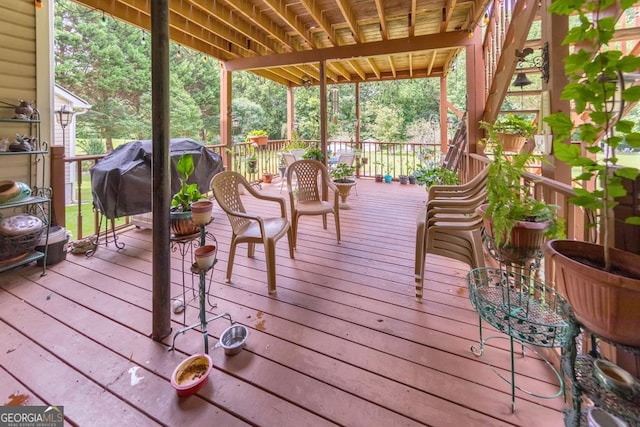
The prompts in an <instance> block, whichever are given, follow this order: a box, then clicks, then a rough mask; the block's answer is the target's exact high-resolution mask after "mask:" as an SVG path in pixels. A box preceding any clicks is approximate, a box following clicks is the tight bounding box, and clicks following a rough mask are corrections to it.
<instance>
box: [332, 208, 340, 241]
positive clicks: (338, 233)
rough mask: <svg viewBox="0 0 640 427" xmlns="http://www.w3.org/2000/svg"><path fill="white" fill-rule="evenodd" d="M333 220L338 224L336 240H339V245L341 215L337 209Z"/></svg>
mask: <svg viewBox="0 0 640 427" xmlns="http://www.w3.org/2000/svg"><path fill="white" fill-rule="evenodd" d="M333 219H334V222H335V223H336V238H337V239H338V243H340V215H339V214H338V210H337V209H335V210H334V212H333Z"/></svg>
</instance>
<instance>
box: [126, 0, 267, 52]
mask: <svg viewBox="0 0 640 427" xmlns="http://www.w3.org/2000/svg"><path fill="white" fill-rule="evenodd" d="M137 1H138V2H139V3H145V1H144V0H137ZM169 18H170V22H171V23H172V24H173V25H176V26H179V27H181V28H182V29H184V30H185V31H189V32H192V31H190V28H191V27H194V29H196V30H197V31H198V32H200V34H202V35H203V36H204V35H205V34H206V33H211V34H214V35H216V36H218V37H220V38H221V39H223V40H226V41H228V42H230V43H233V44H234V45H235V46H237V47H238V48H239V49H241V50H244V51H250V52H254V53H257V54H260V53H262V52H261V51H259V50H256V49H248V48H247V39H246V38H245V37H244V36H242V37H240V36H239V35H238V34H237V33H233V32H231V31H230V30H229V29H228V28H225V27H223V26H218V25H216V23H217V22H219V21H218V20H216V19H215V18H213V22H211V21H212V18H211V16H210V15H204V14H202V12H201V11H200V10H199V9H194V8H189V10H188V11H186V10H183V9H182V8H171V9H170V12H169Z"/></svg>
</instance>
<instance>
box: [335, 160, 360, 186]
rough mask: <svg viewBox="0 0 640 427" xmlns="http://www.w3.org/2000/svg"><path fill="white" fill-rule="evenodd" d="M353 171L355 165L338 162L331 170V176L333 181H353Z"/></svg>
mask: <svg viewBox="0 0 640 427" xmlns="http://www.w3.org/2000/svg"><path fill="white" fill-rule="evenodd" d="M355 171H356V168H355V166H351V165H348V164H346V163H339V164H338V165H337V166H336V168H335V169H334V170H332V171H331V178H333V181H334V182H342V183H345V182H353V179H352V177H353V174H354V172H355Z"/></svg>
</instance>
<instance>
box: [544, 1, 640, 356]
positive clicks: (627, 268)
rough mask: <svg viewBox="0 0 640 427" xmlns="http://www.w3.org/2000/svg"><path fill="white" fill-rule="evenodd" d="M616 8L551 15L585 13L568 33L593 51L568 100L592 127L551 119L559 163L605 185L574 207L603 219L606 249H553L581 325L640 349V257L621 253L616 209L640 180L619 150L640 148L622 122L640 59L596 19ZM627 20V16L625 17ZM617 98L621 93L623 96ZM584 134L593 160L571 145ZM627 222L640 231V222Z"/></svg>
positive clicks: (583, 193) (573, 67)
mask: <svg viewBox="0 0 640 427" xmlns="http://www.w3.org/2000/svg"><path fill="white" fill-rule="evenodd" d="M608 6H609V3H606V4H601V3H600V2H598V1H596V0H588V1H585V2H584V3H577V4H575V5H574V4H573V3H571V4H567V3H565V1H556V2H554V3H553V4H552V5H551V6H550V8H549V11H550V12H552V13H556V14H560V15H572V16H573V15H574V14H577V15H578V19H579V23H580V24H579V25H578V26H577V27H576V28H574V29H573V30H572V31H570V32H569V33H568V35H567V37H566V38H565V40H564V43H579V46H588V50H585V49H584V48H582V49H580V50H578V51H576V52H575V53H572V54H571V55H569V56H568V57H567V58H566V60H565V73H566V74H567V76H568V78H569V83H568V84H567V85H566V86H565V88H564V90H563V94H562V96H563V98H564V99H567V100H570V101H572V103H573V104H574V105H575V109H576V113H577V115H582V116H587V118H588V120H585V121H584V123H582V124H580V125H578V126H575V125H574V124H573V122H572V119H571V117H570V116H569V115H568V114H563V113H555V114H552V115H550V116H549V117H547V118H545V119H544V120H545V122H546V123H548V124H549V125H550V126H551V129H552V130H553V133H554V142H553V149H554V155H555V157H556V158H558V159H559V160H561V161H563V162H565V163H567V164H568V165H570V166H578V167H581V168H582V170H583V173H582V174H581V175H580V176H578V177H577V178H576V180H577V181H578V182H580V181H584V180H595V182H597V183H598V184H599V185H597V186H594V188H593V189H592V190H590V189H588V188H580V187H578V188H575V193H576V196H575V197H574V198H573V199H571V202H572V203H574V204H576V205H578V206H583V207H584V208H586V209H590V210H594V211H596V212H597V213H598V217H599V219H600V224H599V225H600V230H601V244H599V245H597V244H591V243H587V242H579V241H567V240H554V241H551V242H549V243H548V245H547V247H546V250H547V254H548V255H549V258H550V260H551V261H552V262H553V263H554V264H555V267H556V277H557V280H558V283H559V285H560V287H561V289H562V291H563V292H564V293H565V295H566V298H567V300H568V301H569V304H570V305H571V307H572V308H573V312H574V314H575V316H576V318H577V319H578V321H580V322H581V323H582V324H583V325H584V326H585V327H587V328H588V329H589V330H590V331H592V332H594V333H596V334H597V335H599V336H602V337H604V338H607V339H609V340H612V341H615V342H618V343H621V344H625V345H631V346H640V334H638V329H640V310H638V307H639V306H640V255H638V254H633V253H631V252H627V251H623V250H619V249H615V248H613V233H611V229H612V226H613V224H614V213H613V208H614V207H615V206H616V205H617V204H618V202H617V199H619V198H620V197H624V196H625V195H626V190H625V188H624V186H623V184H622V179H623V178H629V179H636V177H637V176H638V172H639V171H638V169H637V168H631V167H617V161H618V159H617V157H616V154H615V152H616V148H617V147H618V145H619V144H620V143H622V142H625V143H626V144H628V145H629V146H630V147H632V148H638V147H640V134H639V133H637V132H634V130H633V127H634V123H633V122H632V121H630V120H621V119H620V113H621V112H622V111H623V108H622V107H623V106H622V105H620V104H619V103H617V102H614V101H615V100H616V99H618V100H623V101H624V102H637V101H638V100H640V92H639V91H638V88H637V86H631V87H629V88H624V75H623V73H626V72H635V71H636V70H637V69H638V67H640V58H638V57H637V56H635V55H633V54H627V55H623V53H622V52H621V51H619V50H614V49H611V47H610V46H609V42H610V41H611V39H612V37H614V35H615V31H613V18H612V17H603V18H600V19H595V20H594V17H598V16H600V13H601V12H602V10H601V8H604V7H608ZM576 7H577V8H578V9H577V10H576ZM629 7H632V4H631V3H629V2H625V3H623V5H622V9H628V8H629ZM621 13H622V14H623V15H624V13H625V11H624V10H622V11H621ZM616 93H621V97H620V96H616ZM616 104H618V105H616ZM576 130H577V132H578V133H579V135H580V140H581V141H582V142H583V144H584V145H585V146H586V151H587V152H588V153H589V154H590V155H588V156H584V155H582V153H581V149H580V147H578V146H575V145H571V144H570V143H566V142H565V141H569V140H570V138H571V135H572V133H573V132H575V131H576ZM602 135H604V136H606V139H605V141H606V144H604V143H602V140H601V136H602ZM592 182H593V181H592ZM626 221H627V222H629V223H633V224H640V218H638V217H630V218H627V220H626Z"/></svg>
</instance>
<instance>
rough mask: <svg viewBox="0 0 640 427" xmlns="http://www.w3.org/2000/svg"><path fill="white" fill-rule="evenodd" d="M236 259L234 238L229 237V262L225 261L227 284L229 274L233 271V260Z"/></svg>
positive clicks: (229, 278)
mask: <svg viewBox="0 0 640 427" xmlns="http://www.w3.org/2000/svg"><path fill="white" fill-rule="evenodd" d="M235 257H236V236H235V235H234V236H232V237H231V245H230V246H229V261H227V283H229V282H230V281H231V272H232V271H233V260H234V258H235Z"/></svg>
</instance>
